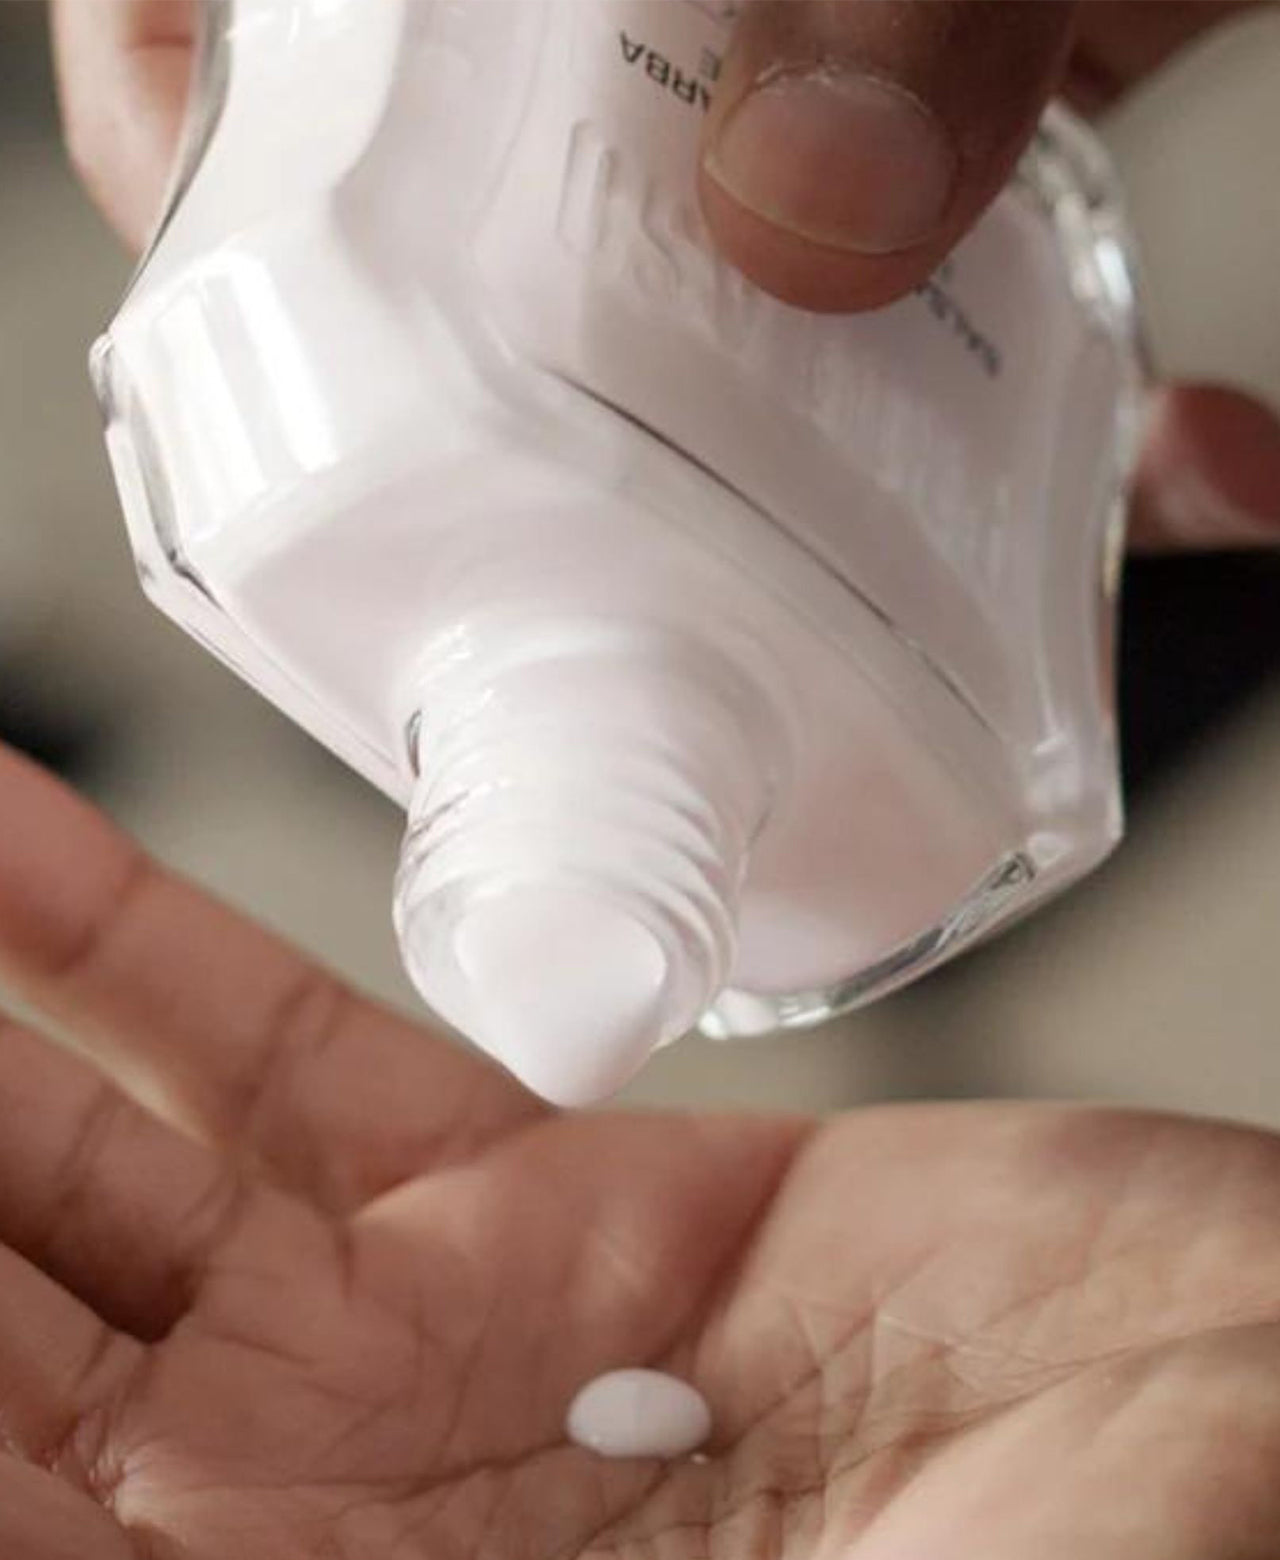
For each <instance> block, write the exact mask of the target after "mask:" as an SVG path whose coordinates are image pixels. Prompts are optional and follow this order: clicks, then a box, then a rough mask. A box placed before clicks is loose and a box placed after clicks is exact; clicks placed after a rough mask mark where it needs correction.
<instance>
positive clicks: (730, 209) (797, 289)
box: [699, 170, 948, 314]
mask: <svg viewBox="0 0 1280 1560" xmlns="http://www.w3.org/2000/svg"><path fill="white" fill-rule="evenodd" d="M699 195H700V198H701V203H702V211H703V216H704V217H705V219H706V222H707V227H708V229H709V230H710V232H711V236H712V239H713V241H714V243H715V246H716V248H717V250H718V251H719V253H720V254H721V255H722V256H723V257H724V259H726V260H727V261H728V262H729V263H730V264H731V265H732V266H733V267H734V268H735V269H736V270H738V271H740V272H741V273H742V274H743V275H744V276H745V277H746V278H747V280H748V281H750V282H754V283H755V285H756V286H757V287H759V288H761V289H762V290H763V291H764V292H767V293H770V294H771V295H772V296H773V297H775V298H778V299H780V300H781V301H782V302H783V303H788V304H791V305H793V306H794V307H796V308H800V309H806V310H808V311H809V312H811V313H814V314H851V313H858V312H861V311H864V310H867V309H877V308H880V307H882V306H883V305H885V304H889V303H893V302H894V301H895V300H896V299H898V298H901V297H903V296H904V295H905V294H906V293H909V292H910V291H911V290H912V289H913V288H915V287H918V286H919V285H920V283H921V282H923V281H924V280H925V279H926V277H928V276H929V275H931V274H932V272H933V271H934V270H935V269H936V268H937V266H938V265H939V264H940V262H941V261H942V259H943V257H944V256H945V254H946V252H947V248H948V245H947V243H946V242H945V240H944V241H941V242H935V243H932V244H928V245H923V246H921V247H920V248H919V249H918V250H914V251H911V252H909V253H906V254H899V255H851V254H850V253H849V252H848V250H845V249H841V248H839V247H838V246H835V245H831V244H823V243H820V242H817V241H816V240H814V239H813V238H810V237H806V236H805V235H803V234H798V233H795V232H792V231H789V230H788V229H787V228H786V227H784V226H780V225H779V224H778V223H776V222H774V221H770V220H769V219H768V218H766V217H762V216H761V215H760V214H759V213H758V212H756V211H752V210H751V209H750V208H749V207H747V206H744V205H743V204H742V203H741V202H740V201H739V200H737V199H736V198H735V197H734V196H733V195H732V194H731V193H730V192H729V191H728V190H727V189H726V188H725V187H724V185H723V184H721V183H720V182H719V181H718V180H716V179H715V178H714V177H712V176H711V175H710V174H709V173H707V172H706V171H705V170H704V171H703V172H702V173H701V175H700V177H699Z"/></svg>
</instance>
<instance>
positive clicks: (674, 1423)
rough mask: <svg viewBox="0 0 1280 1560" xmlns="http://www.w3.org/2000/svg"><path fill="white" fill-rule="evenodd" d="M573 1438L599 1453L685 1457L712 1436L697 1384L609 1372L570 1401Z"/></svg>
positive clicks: (568, 1425)
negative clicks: (693, 1385)
mask: <svg viewBox="0 0 1280 1560" xmlns="http://www.w3.org/2000/svg"><path fill="white" fill-rule="evenodd" d="M565 1429H566V1431H567V1432H568V1435H569V1439H570V1440H571V1441H575V1442H577V1444H578V1445H579V1446H584V1447H586V1448H587V1449H588V1450H589V1451H593V1452H597V1453H598V1454H599V1455H600V1456H601V1457H663V1458H672V1457H684V1456H686V1455H687V1454H688V1453H690V1452H694V1451H696V1450H697V1449H698V1447H700V1446H701V1445H702V1443H703V1442H704V1441H705V1440H706V1439H707V1437H708V1436H709V1435H710V1434H711V1410H710V1408H709V1407H708V1406H707V1400H706V1398H704V1397H703V1395H702V1394H701V1392H699V1391H698V1390H697V1388H696V1387H691V1386H690V1385H689V1383H688V1382H687V1381H681V1380H680V1379H679V1378H678V1377H676V1376H668V1375H667V1374H666V1373H665V1372H663V1371H659V1370H611V1371H608V1372H606V1374H605V1375H603V1376H597V1377H596V1378H595V1380H594V1381H589V1382H588V1383H587V1384H586V1386H585V1387H583V1388H582V1390H581V1391H580V1392H579V1393H578V1395H577V1396H576V1397H575V1398H574V1400H573V1402H572V1403H571V1404H570V1405H569V1413H568V1416H567V1417H566V1420H565Z"/></svg>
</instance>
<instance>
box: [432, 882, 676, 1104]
mask: <svg viewBox="0 0 1280 1560" xmlns="http://www.w3.org/2000/svg"><path fill="white" fill-rule="evenodd" d="M453 946H454V955H455V957H456V959H457V963H458V968H459V970H460V971H461V973H462V975H463V977H464V979H465V981H466V982H467V990H466V992H465V1008H466V1011H465V1012H460V1013H456V1014H451V1015H450V1016H451V1017H454V1018H455V1021H459V1022H460V1024H461V1027H462V1028H463V1029H464V1030H465V1031H466V1032H467V1033H468V1034H469V1035H470V1036H471V1038H472V1039H473V1040H475V1041H476V1042H477V1043H478V1044H480V1045H482V1046H483V1047H484V1049H485V1050H486V1051H488V1052H489V1054H490V1055H491V1056H494V1057H496V1058H497V1059H498V1060H499V1061H501V1062H503V1063H504V1064H505V1065H506V1066H507V1067H509V1068H510V1069H511V1071H512V1072H513V1073H515V1075H516V1077H517V1078H519V1079H520V1081H521V1082H522V1083H524V1084H526V1085H527V1086H528V1087H529V1088H530V1089H532V1090H533V1091H534V1092H535V1093H536V1094H540V1095H542V1097H543V1098H544V1099H547V1100H550V1101H551V1102H552V1104H554V1105H591V1104H595V1103H596V1101H598V1100H601V1099H603V1098H605V1096H606V1095H609V1094H612V1093H614V1091H615V1090H617V1089H620V1088H621V1087H622V1085H623V1084H624V1083H626V1082H627V1081H628V1080H629V1079H630V1078H631V1077H632V1076H633V1075H634V1074H635V1073H636V1072H638V1071H639V1069H640V1068H641V1067H642V1066H643V1065H644V1063H645V1061H646V1060H647V1059H648V1057H649V1053H650V1052H651V1051H652V1050H653V1048H654V1047H655V1046H656V1045H657V1044H658V1043H659V1041H661V1040H663V1039H666V1038H669V1037H668V1036H667V1035H665V1034H664V1032H663V1029H664V1023H663V1020H664V1017H665V1014H664V1011H663V1006H662V1000H661V999H662V995H663V991H664V988H665V985H666V978H667V960H666V956H665V954H664V953H663V951H662V948H661V946H660V945H659V943H658V941H657V939H656V938H655V937H654V935H653V933H652V932H650V931H649V929H648V928H647V927H646V926H644V925H642V924H641V923H640V922H639V921H637V920H635V919H633V918H632V917H631V916H629V915H627V914H626V913H625V912H623V911H621V910H618V909H617V908H615V907H614V906H613V905H612V904H610V903H609V902H608V901H607V900H603V899H600V898H598V897H596V896H594V895H592V894H589V893H583V892H580V891H575V890H574V889H572V888H565V887H561V886H559V885H555V884H548V885H545V886H544V885H530V886H528V887H524V888H518V889H512V890H510V891H509V892H508V893H505V894H503V895H501V896H500V897H498V898H495V899H493V900H490V901H487V902H485V903H482V904H480V905H478V906H477V907H476V908H475V909H474V910H472V911H471V913H470V914H469V915H468V916H467V917H466V919H465V920H464V921H463V922H462V923H461V925H460V926H459V927H458V928H457V930H456V931H455V933H454V942H453Z"/></svg>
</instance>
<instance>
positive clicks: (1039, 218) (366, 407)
mask: <svg viewBox="0 0 1280 1560" xmlns="http://www.w3.org/2000/svg"><path fill="white" fill-rule="evenodd" d="M730 10H731V7H730V6H727V5H724V4H719V3H716V0H483V3H480V0H236V3H235V4H234V6H232V5H229V4H228V5H221V6H218V7H215V8H214V10H213V13H212V24H211V26H210V27H209V35H208V38H207V40H206V48H205V53H204V63H203V70H202V73H201V81H200V88H199V104H198V112H197V113H196V115H195V117H194V120H193V125H192V129H191V133H190V145H189V149H188V155H187V158H186V162H185V166H184V171H183V176H182V178H181V180H180V182H179V191H178V194H177V196H176V197H175V200H174V202H173V204H172V206H171V209H170V212H169V215H168V217H167V220H166V222H165V224H164V225H163V228H162V230H161V232H160V236H159V238H158V239H157V241H156V243H155V244H154V246H153V248H152V250H151V253H150V254H149V255H148V257H147V259H146V261H145V263H144V264H143V266H142V267H141V270H140V272H139V274H138V276H137V278H136V280H135V282H134V285H133V287H132V290H131V291H130V293H129V294H128V296H127V298H126V299H125V301H124V303H123V305H122V307H121V309H120V311H119V313H118V314H117V316H116V318H115V320H114V321H113V323H112V325H111V327H110V329H109V330H108V331H107V333H106V335H105V336H104V337H103V339H102V340H101V342H100V343H99V344H98V346H97V348H96V350H95V356H94V372H95V376H96V382H97V386H98V390H99V394H100V397H101V400H102V404H103V406H104V408H105V412H106V418H107V425H108V433H107V437H108V443H109V447H110V452H111V457H112V461H113V465H114V469H115V473H116V477H117V480H118V483H119V487H120V491H121V494H122V497H123V501H124V507H125V510H126V513H127V517H128V522H129V527H130V533H131V537H132V541H133V545H134V548H135V551H136V554H137V558H138V565H139V569H140V572H141V575H142V579H143V582H144V584H145V586H146V588H147V589H148V591H149V592H150V594H151V595H152V597H153V598H154V600H155V601H156V602H157V603H158V604H159V605H160V606H161V607H162V608H163V609H164V610H165V611H166V612H168V613H170V614H171V615H172V616H173V617H174V618H176V619H177V620H178V621H179V622H180V623H181V624H182V625H183V626H184V627H186V628H187V629H188V630H189V631H190V632H191V633H193V634H195V635H196V636H197V637H198V638H200V639H201V640H203V641H204V642H205V643H206V644H207V645H208V646H209V647H210V648H211V649H212V650H213V651H214V652H215V653H216V654H218V655H220V656H221V657H223V659H224V660H226V661H227V662H228V663H229V664H230V665H231V666H233V667H234V668H235V669H236V670H237V671H239V672H240V673H241V674H242V675H243V676H244V677H246V678H247V679H248V680H249V681H250V682H252V683H253V684H254V685H255V686H257V687H258V688H260V689H261V690H262V691H263V692H264V693H265V694H266V695H267V696H268V697H269V698H271V699H273V700H274V701H275V702H276V703H277V704H279V705H280V706H281V707H282V708H283V709H284V710H286V711H287V712H288V713H289V714H290V715H291V716H292V717H293V718H294V719H295V720H297V721H298V722H299V723H300V724H301V725H302V726H304V727H305V728H307V729H308V730H309V731H310V732H312V733H313V734H314V735H315V736H316V737H317V738H318V739H319V740H320V741H322V742H324V743H325V744H327V745H328V746H329V747H330V748H331V749H332V750H333V751H334V752H335V753H337V754H339V755H340V756H341V757H342V758H343V759H345V760H346V761H347V762H348V763H349V764H350V765H352V766H353V767H354V768H355V769H357V770H358V771H360V772H361V773H362V774H364V775H365V776H367V777H368V778H369V779H370V780H371V781H372V782H373V783H374V784H375V785H378V786H380V787H381V788H382V789H383V790H384V791H386V792H387V793H388V794H389V795H390V796H392V797H394V798H396V799H397V800H398V801H399V802H401V803H402V804H403V805H404V806H405V807H406V809H407V811H408V815H409V830H408V837H407V842H406V846H405V852H404V857H403V864H402V868H401V872H400V875H399V881H398V883H397V886H396V890H395V910H396V923H397V927H398V931H399V935H400V938H401V943H402V947H403V952H404V956H405V960H406V963H407V965H408V968H409V970H410V971H411V973H412V974H413V976H414V978H415V980H416V982H417V984H418V986H419V988H420V989H421V991H422V993H423V995H424V996H425V998H426V999H427V1001H428V1002H429V1003H430V1004H431V1005H433V1006H434V1007H435V1008H436V1009H437V1010H438V1011H439V1012H440V1013H441V1014H443V1016H444V1017H445V1018H447V1019H449V1020H450V1021H451V1022H453V1023H454V1024H455V1025H456V1026H457V1027H459V1028H460V1029H461V1030H463V1031H464V1032H465V1033H467V1034H468V1035H470V1036H471V1037H472V1038H473V1039H474V1040H476V1041H478V1042H479V1043H480V1044H481V1045H483V1046H484V1047H486V1048H487V1049H488V1050H490V1051H491V1052H493V1053H494V1054H495V1055H497V1056H498V1057H500V1058H501V1059H502V1060H504V1061H505V1062H506V1063H507V1064H508V1065H509V1066H511V1067H512V1068H513V1069H514V1070H515V1071H516V1072H517V1073H518V1074H519V1075H520V1076H521V1077H522V1078H524V1079H525V1080H526V1081H527V1082H529V1083H530V1084H531V1085H532V1086H533V1087H534V1088H536V1089H538V1090H540V1091H541V1092H543V1093H544V1094H546V1095H548V1096H549V1097H551V1098H554V1099H557V1100H560V1101H564V1102H580V1101H585V1100H588V1099H592V1098H596V1097H598V1096H600V1095H602V1094H604V1093H607V1092H608V1091H610V1090H611V1089H613V1088H615V1087H616V1086H617V1085H619V1084H620V1083H621V1082H623V1081H624V1080H625V1079H626V1077H628V1076H629V1075H630V1074H631V1073H632V1072H634V1071H635V1069H636V1068H637V1067H638V1066H640V1065H641V1063H642V1062H643V1060H644V1058H645V1057H646V1056H647V1055H648V1054H649V1052H650V1051H651V1050H652V1048H653V1047H654V1046H655V1045H657V1044H661V1043H664V1042H666V1041H669V1040H671V1039H674V1038H675V1037H676V1036H678V1035H679V1034H681V1033H682V1032H684V1031H685V1030H687V1029H688V1028H690V1027H691V1026H693V1025H694V1024H695V1023H698V1022H701V1023H702V1025H703V1027H704V1029H706V1030H707V1031H709V1032H711V1033H713V1034H717V1035H732V1034H738V1033H746V1032H754V1031H760V1030H763V1029H768V1028H772V1027H774V1026H777V1025H789V1024H803V1023H810V1022H814V1021H817V1020H819V1019H822V1018H824V1017H826V1016H828V1015H830V1014H832V1013H835V1012H837V1011H839V1010H841V1009H844V1008H847V1007H849V1006H851V1005H853V1004H854V1003H856V1002H860V1001H863V1000H865V999H867V998H870V997H872V996H875V995H877V994H879V993H881V992H884V991H886V990H888V989H890V988H892V987H894V986H896V985H898V984H900V983H902V982H903V981H905V980H907V979H909V978H910V977H912V976H914V975H917V974H919V973H920V972H921V971H923V970H925V969H927V968H928V967H929V966H930V965H932V964H934V963H936V962H937V961H938V960H939V959H941V958H943V957H945V956H947V955H949V954H951V953H953V952H954V951H955V950H956V949H958V948H959V947H960V946H961V945H962V944H964V943H965V942H966V941H968V940H970V939H972V938H973V937H974V936H975V935H977V934H978V933H981V932H986V931H987V930H988V929H990V928H992V927H994V926H995V925H997V924H998V923H1000V922H1002V921H1005V920H1007V919H1008V918H1010V917H1011V916H1013V915H1016V914H1019V913H1021V912H1023V911H1025V910H1026V909H1028V908H1029V907H1030V906H1032V905H1034V904H1035V903H1036V902H1038V901H1039V900H1041V899H1043V898H1044V897H1045V896H1046V895H1047V894H1049V893H1052V892H1054V891H1056V890H1058V889H1061V888H1062V887H1063V886H1065V885H1066V884H1067V883H1069V882H1071V881H1072V880H1073V879H1075V878H1077V877H1078V876H1079V875H1080V874H1081V873H1083V872H1084V871H1086V870H1087V869H1088V868H1090V867H1091V866H1093V865H1094V864H1095V863H1096V862H1097V861H1098V860H1099V859H1100V858H1101V857H1102V856H1103V855H1104V854H1105V853H1106V852H1107V851H1108V850H1109V849H1110V848H1111V846H1112V845H1113V844H1114V842H1115V841H1116V839H1117V838H1118V836H1119V833H1120V828H1121V808H1120V800H1119V793H1118V785H1117V772H1116V754H1115V739H1114V731H1113V716H1112V707H1111V673H1112V664H1111V663H1112V651H1111V626H1112V609H1113V597H1114V592H1115V585H1116V575H1117V569H1118V558H1119V551H1120V541H1121V513H1122V505H1121V498H1122V487H1123V480H1124V476H1125V472H1126V468H1127V463H1128V460H1129V455H1130V448H1131V444H1132V440H1133V428H1134V418H1135V405H1136V391H1137V388H1138V383H1139V371H1138V359H1137V353H1136V349H1135V327H1134V311H1133V300H1132V294H1131V274H1132V273H1131V265H1130V258H1129V252H1128V246H1127V242H1126V238H1125V234H1124V229H1123V224H1122V221H1121V218H1120V216H1119V212H1118V205H1117V201H1116V195H1115V191H1114V188H1113V186H1112V183H1111V180H1110V178H1109V174H1108V169H1107V164H1106V162H1105V159H1104V158H1103V156H1102V154H1101V152H1100V150H1099V149H1098V148H1097V146H1096V145H1095V143H1094V142H1093V141H1092V139H1091V138H1090V137H1089V136H1088V134H1087V133H1086V132H1085V131H1083V130H1082V129H1081V128H1080V127H1079V126H1077V125H1076V124H1074V123H1073V122H1072V121H1070V120H1069V119H1068V118H1067V117H1066V116H1065V115H1063V114H1061V113H1059V112H1057V111H1054V112H1052V113H1050V115H1049V116H1048V117H1047V119H1046V120H1045V122H1044V125H1043V127H1042V129H1041V131H1040V133H1039V135H1038V136H1037V138H1036V141H1035V144H1034V146H1033V148H1032V150H1031V151H1030V152H1029V154H1028V155H1027V157H1026V159H1025V161H1024V164H1023V166H1022V168H1021V171H1020V173H1019V175H1018V177H1017V179H1016V180H1015V182H1014V183H1013V184H1012V185H1011V186H1010V188H1009V189H1008V190H1007V191H1006V192H1005V193H1004V195H1003V196H1002V197H1001V198H1000V199H999V200H998V201H997V202H996V204H995V206H994V208H993V209H992V210H991V212H990V213H989V214H988V215H987V217H986V218H985V219H984V220H983V222H982V223H981V224H980V226H979V227H978V228H977V229H976V230H975V231H974V232H973V234H972V235H971V236H970V237H969V238H968V239H967V240H966V241H965V242H964V244H963V245H962V246H961V247H960V249H959V250H958V252H957V253H956V254H955V255H954V256H953V258H952V259H950V260H949V261H948V262H947V264H946V265H945V266H944V267H943V269H942V271H941V272H940V273H939V274H938V276H936V277H935V278H934V279H933V280H932V281H931V282H930V283H928V284H927V285H926V286H925V287H924V288H922V289H921V290H920V292H919V293H918V294H917V295H915V296H913V297H910V298H908V299H906V300H904V301H903V302H901V303H899V304H897V305H895V306H893V307H891V308H888V309H885V310H882V311H880V312H878V313H875V314H872V315H868V316H862V317H856V318H818V317H812V316H809V315H806V314H804V313H802V312H800V311H797V310H795V309H792V308H789V307H787V306H785V305H783V304H781V303H778V302H776V301H775V300H773V299H771V298H769V297H767V296H765V295H763V294H762V293H760V292H759V291H757V290H755V289H754V288H752V287H751V286H750V285H749V284H747V283H746V282H745V281H743V280H742V279H741V278H740V277H739V276H738V275H737V274H736V273H735V272H732V271H731V270H730V269H729V268H728V267H726V266H725V265H724V264H723V263H722V262H721V261H720V260H719V259H718V258H717V257H716V256H715V255H714V253H713V252H712V250H711V248H710V246H709V244H708V241H707V238H706V235H705V233H704V231H703V227H702V224H701V220H700V217H699V213H698V210H697V205H696V199H695V194H694V169H695V156H696V137H697V131H698V123H699V119H700V116H701V114H702V112H703V111H704V109H705V107H706V104H707V102H708V99H709V94H710V92H711V90H712V87H713V83H714V77H715V74H716V70H717V63H718V57H719V51H720V49H721V48H722V46H723V43H724V40H725V37H726V29H727V28H728V26H729V25H730V15H729V13H730Z"/></svg>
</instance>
